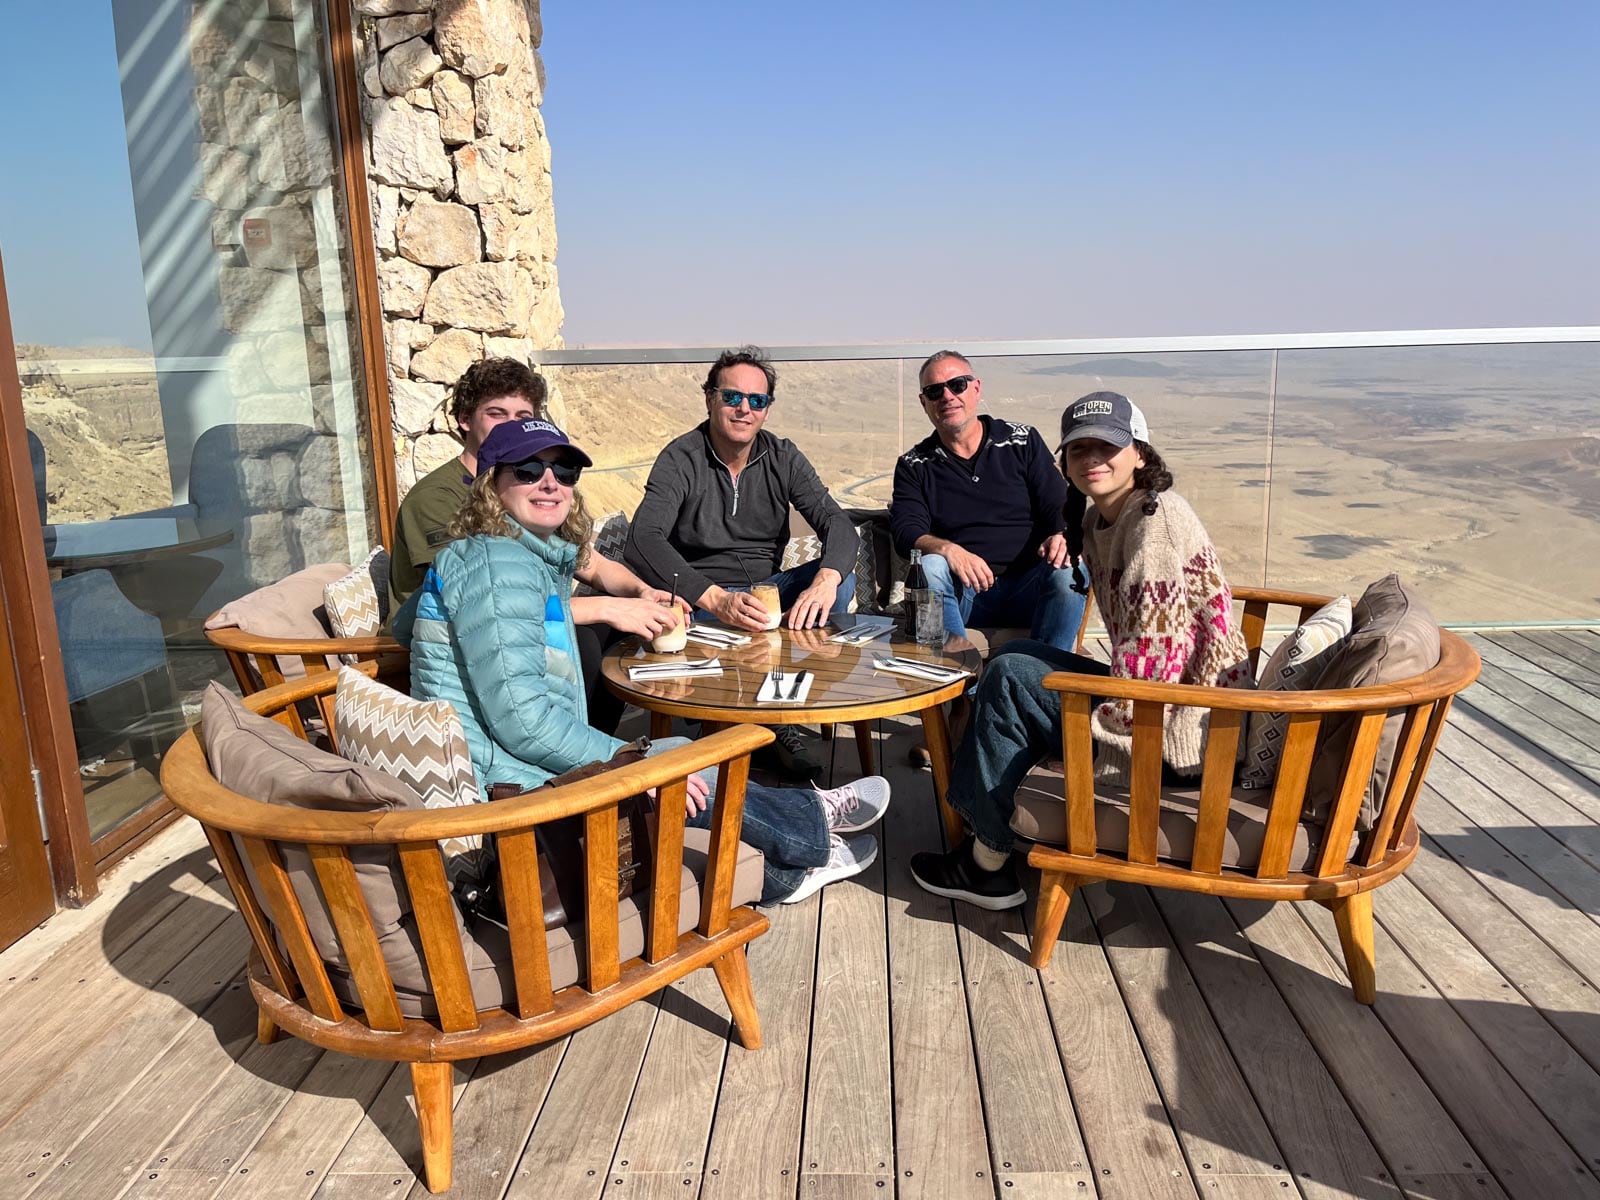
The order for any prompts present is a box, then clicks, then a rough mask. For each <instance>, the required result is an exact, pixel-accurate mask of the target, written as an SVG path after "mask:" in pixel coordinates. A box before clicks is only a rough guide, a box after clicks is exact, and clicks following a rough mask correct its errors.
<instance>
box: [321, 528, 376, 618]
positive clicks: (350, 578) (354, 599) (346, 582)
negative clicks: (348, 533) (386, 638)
mask: <svg viewBox="0 0 1600 1200" xmlns="http://www.w3.org/2000/svg"><path fill="white" fill-rule="evenodd" d="M322 603H323V605H324V606H325V607H326V608H327V610H328V628H330V629H332V630H333V636H334V637H376V636H377V635H378V633H379V631H381V630H382V629H383V623H384V622H385V621H386V620H388V619H389V552H388V551H387V550H385V549H384V548H383V547H382V546H378V547H376V548H374V549H373V551H372V553H371V554H369V555H367V557H366V560H365V561H364V562H362V563H360V564H359V565H357V566H355V567H352V568H351V570H350V573H349V574H348V575H341V576H340V577H339V578H338V579H335V580H334V581H333V582H332V583H330V584H328V585H327V586H326V587H324V588H323V589H322Z"/></svg>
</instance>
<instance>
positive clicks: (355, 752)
mask: <svg viewBox="0 0 1600 1200" xmlns="http://www.w3.org/2000/svg"><path fill="white" fill-rule="evenodd" d="M333 731H334V737H335V738H336V739H337V741H336V744H337V745H338V747H339V753H340V754H341V755H343V756H344V757H345V758H347V759H349V760H350V761H351V762H353V763H360V764H362V765H363V766H370V767H376V768H377V769H378V770H380V771H383V772H385V773H386V774H388V775H392V776H394V777H395V778H396V779H398V780H399V781H400V782H401V783H403V784H405V785H406V786H407V787H409V788H410V789H411V790H413V791H415V792H416V794H417V795H418V796H420V797H421V798H422V803H423V805H424V807H427V808H456V807H458V806H460V805H465V804H477V803H479V802H480V801H482V800H483V793H482V791H481V790H480V789H479V787H478V779H477V776H476V775H474V774H473V771H472V753H471V751H470V750H469V749H468V747H467V738H466V734H465V733H464V732H463V731H462V728H461V718H460V717H458V716H457V715H456V710H455V709H454V708H452V707H450V705H449V704H448V703H446V702H445V701H443V700H413V699H412V698H411V697H410V696H407V695H404V694H402V693H400V692H397V691H395V690H394V689H393V688H392V687H389V686H388V685H386V684H382V683H379V682H378V681H377V680H376V679H370V678H368V677H367V676H366V675H363V674H362V673H361V672H360V671H357V670H355V669H354V668H353V667H341V668H340V669H339V685H338V692H337V693H336V695H335V697H334V703H333ZM440 847H441V849H443V851H444V856H445V871H446V873H447V874H449V876H450V880H451V882H452V883H455V882H456V881H457V880H459V879H461V878H462V877H464V876H467V877H473V878H476V877H479V876H480V875H481V873H482V871H483V869H484V867H485V866H486V865H487V864H486V863H484V862H482V861H481V859H482V850H483V839H482V838H481V837H477V836H472V837H467V838H460V839H450V840H449V841H445V842H442V843H440Z"/></svg>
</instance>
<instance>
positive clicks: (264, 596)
mask: <svg viewBox="0 0 1600 1200" xmlns="http://www.w3.org/2000/svg"><path fill="white" fill-rule="evenodd" d="M349 570H350V564H349V563H319V564H317V565H316V566H313V567H307V568H305V570H303V571H296V572H295V573H294V574H292V575H286V576H284V577H283V578H282V579H280V580H278V582H277V583H269V584H267V586H266V587H260V588H257V589H256V590H255V591H253V592H250V593H248V594H246V595H243V596H240V597H239V598H238V599H237V600H230V601H229V602H228V603H227V604H224V605H223V606H222V607H221V608H219V609H217V611H216V612H214V613H212V614H211V615H210V616H209V617H207V618H206V628H207V629H227V628H236V629H242V630H244V631H245V632H246V633H253V634H255V635H256V636H257V637H274V638H306V639H315V638H326V637H328V636H329V634H330V632H331V627H330V626H329V624H328V620H327V617H328V614H327V609H326V607H325V606H324V603H323V592H324V591H325V590H326V589H327V586H328V584H330V583H332V582H333V581H334V580H336V579H338V578H339V577H340V576H341V575H344V574H347V573H348V572H349ZM337 663H338V660H337V659H334V660H333V662H332V663H330V664H329V665H330V666H333V665H337ZM251 669H252V671H253V670H254V664H252V667H251ZM278 670H279V671H281V672H282V673H283V677H284V678H285V679H301V678H304V677H305V673H306V667H305V663H303V662H301V661H300V657H299V655H296V654H286V655H283V656H282V657H280V658H279V659H278Z"/></svg>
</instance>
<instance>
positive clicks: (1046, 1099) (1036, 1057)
mask: <svg viewBox="0 0 1600 1200" xmlns="http://www.w3.org/2000/svg"><path fill="white" fill-rule="evenodd" d="M942 904H943V905H946V906H948V905H949V904H950V902H949V901H943V902H942ZM954 907H955V909H956V920H957V922H958V923H959V929H960V947H961V962H960V966H961V967H962V969H963V972H964V974H965V976H966V996H965V1005H964V1007H965V1008H966V1009H967V1012H968V1014H970V1021H971V1028H972V1033H971V1038H972V1043H973V1049H974V1050H975V1051H976V1055H977V1069H978V1073H977V1075H976V1076H974V1077H973V1079H972V1088H973V1093H974V1098H975V1099H981V1102H982V1108H981V1112H982V1114H983V1116H984V1118H985V1120H984V1122H983V1124H981V1125H980V1126H979V1127H978V1128H977V1129H976V1130H973V1131H972V1134H971V1136H973V1138H974V1148H975V1149H976V1150H978V1151H980V1152H981V1150H982V1147H983V1131H984V1127H985V1126H986V1127H987V1129H988V1144H989V1157H990V1160H991V1170H992V1172H993V1174H994V1178H995V1180H996V1182H997V1183H998V1184H999V1185H1000V1186H1001V1187H1007V1186H1008V1185H1009V1187H1010V1188H1012V1189H1015V1188H1016V1187H1017V1186H1019V1182H1018V1180H1019V1177H1023V1176H1026V1177H1027V1183H1026V1185H1025V1186H1026V1187H1027V1188H1028V1189H1031V1190H1034V1191H1038V1190H1039V1189H1046V1190H1048V1189H1049V1188H1051V1187H1053V1188H1057V1189H1059V1194H1062V1195H1070V1194H1071V1190H1072V1189H1074V1188H1076V1187H1077V1186H1078V1185H1079V1183H1080V1182H1083V1183H1084V1184H1085V1185H1086V1186H1087V1182H1088V1180H1089V1178H1090V1173H1089V1151H1088V1149H1087V1148H1086V1147H1085V1146H1084V1144H1083V1135H1082V1133H1081V1131H1080V1130H1079V1129H1078V1118H1077V1114H1076V1113H1074V1112H1073V1110H1072V1097H1071V1095H1070V1094H1069V1093H1068V1091H1067V1076H1066V1072H1065V1070H1064V1069H1063V1068H1062V1066H1061V1054H1060V1051H1059V1050H1058V1049H1057V1047H1056V1042H1055V1031H1054V1030H1053V1029H1052V1028H1051V1026H1050V1013H1049V1011H1048V1010H1047V1009H1046V1008H1045V1003H1044V991H1043V989H1042V988H1041V987H1040V986H1039V973H1038V972H1037V971H1035V970H1034V969H1033V968H1032V967H1031V966H1030V965H1029V963H1028V948H1029V943H1028V937H1027V931H1026V930H1025V929H1024V927H1023V925H1022V922H1021V919H1020V913H1019V911H1017V910H1013V911H1012V912H1010V913H992V912H985V911H984V910H983V909H979V908H973V907H971V906H970V905H965V904H957V905H955V906H954ZM907 990H908V992H909V989H907ZM907 999H908V1000H910V996H909V995H908V997H907ZM952 999H953V1000H955V1001H957V1002H958V1003H960V1002H961V1000H962V997H961V996H960V995H959V994H958V995H956V996H953V997H952ZM919 1015H920V1014H919ZM960 1016H961V1014H960V1013H959V1012H958V1013H956V1014H954V1015H953V1017H952V1020H953V1021H954V1022H955V1024H956V1026H957V1027H956V1029H955V1030H953V1031H952V1040H954V1039H955V1038H958V1037H959V1036H960V1034H961V1033H963V1032H965V1031H964V1030H963V1029H962V1028H961V1021H960ZM913 1019H915V1018H913ZM969 1053H970V1052H969ZM964 1065H965V1064H963V1063H961V1062H960V1060H959V1059H957V1060H956V1062H955V1063H954V1064H950V1065H947V1066H946V1067H945V1074H946V1079H945V1080H941V1081H940V1084H941V1086H940V1087H939V1088H938V1089H936V1091H935V1093H934V1095H935V1096H937V1098H938V1102H940V1103H943V1102H944V1100H945V1095H944V1094H943V1093H944V1087H945V1086H948V1082H947V1081H948V1078H949V1076H950V1075H951V1074H955V1075H957V1076H958V1077H959V1076H960V1075H963V1074H964V1073H965V1072H964V1070H963V1067H964ZM952 1067H954V1070H953V1071H952V1069H951V1068H952ZM895 1078H896V1080H898V1079H899V1078H900V1062H899V1060H898V1058H897V1059H896V1062H895ZM979 1078H981V1079H983V1080H986V1081H987V1084H988V1086H987V1087H985V1088H983V1089H982V1091H981V1093H980V1092H979V1089H978V1086H977V1081H978V1079H979ZM963 1082H965V1081H964V1080H963ZM909 1099H910V1098H909V1097H905V1098H903V1099H902V1101H901V1105H900V1110H901V1122H900V1123H901V1125H903V1124H904V1123H905V1122H906V1120H907V1119H908V1118H910V1117H911V1115H912V1114H911V1113H910V1112H908V1111H907V1110H908V1109H910V1108H911V1105H910V1104H909V1103H908V1101H909ZM933 1099H934V1097H932V1096H930V1097H928V1098H927V1099H925V1100H924V1101H923V1102H922V1107H923V1108H924V1109H927V1108H929V1107H932V1105H931V1104H930V1101H932V1100H933ZM1006 1194H1007V1195H1010V1194H1012V1193H1011V1192H1010V1191H1008V1192H1007V1193H1006Z"/></svg>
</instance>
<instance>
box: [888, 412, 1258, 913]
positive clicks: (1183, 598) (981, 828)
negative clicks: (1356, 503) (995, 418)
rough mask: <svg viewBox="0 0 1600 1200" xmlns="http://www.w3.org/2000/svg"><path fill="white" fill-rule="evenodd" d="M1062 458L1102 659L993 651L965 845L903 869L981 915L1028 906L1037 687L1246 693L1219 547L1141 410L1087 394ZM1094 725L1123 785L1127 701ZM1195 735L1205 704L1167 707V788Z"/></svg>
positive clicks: (1056, 709)
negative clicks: (1021, 878) (1026, 857)
mask: <svg viewBox="0 0 1600 1200" xmlns="http://www.w3.org/2000/svg"><path fill="white" fill-rule="evenodd" d="M1060 454H1061V468H1062V472H1063V474H1065V475H1066V476H1067V478H1068V480H1069V481H1070V482H1071V484H1072V489H1071V491H1070V492H1069V494H1068V499H1067V510H1066V518H1067V522H1066V523H1067V545H1068V550H1069V552H1070V553H1071V557H1072V564H1073V572H1074V576H1075V579H1076V581H1077V582H1076V586H1077V587H1078V588H1079V590H1087V584H1086V583H1085V581H1084V576H1083V568H1084V566H1087V568H1088V577H1089V580H1091V581H1092V582H1093V584H1094V596H1095V604H1096V606H1097V607H1098V608H1099V610H1100V615H1101V618H1102V619H1103V620H1104V621H1105V624H1106V633H1107V636H1108V638H1109V640H1110V643H1111V664H1110V666H1109V667H1107V665H1106V664H1104V663H1100V662H1096V661H1095V660H1093V659H1089V658H1084V657H1083V656H1081V655H1077V654H1070V653H1066V652H1063V651H1060V650H1056V649H1054V648H1053V647H1050V646H1047V645H1044V644H1043V643H1040V642H1032V641H1023V642H1012V643H1009V644H1008V645H1007V646H1006V647H1005V649H1004V650H1002V651H1001V652H1000V653H999V654H997V655H996V656H995V657H994V658H993V659H992V660H991V661H990V663H989V666H988V668H987V670H986V671H985V672H984V675H983V679H982V682H981V683H980V684H979V685H978V695H977V704H976V707H975V710H974V714H973V719H972V723H971V725H970V727H969V728H968V730H967V733H966V736H965V737H964V738H963V739H962V742H961V745H960V747H959V748H958V749H957V751H956V757H955V762H954V764H953V767H952V772H951V780H950V790H949V799H950V803H951V805H952V806H953V807H954V808H955V809H956V811H957V812H959V813H960V814H961V816H962V819H963V821H964V822H965V824H966V826H967V828H968V831H969V836H968V837H967V838H966V839H965V840H964V841H963V842H962V843H961V845H959V846H957V847H956V848H955V849H954V850H951V851H949V852H948V853H946V854H933V853H923V854H917V855H914V856H913V857H912V860H911V873H912V876H913V877H914V878H915V879H916V881H917V882H918V883H919V884H920V885H921V886H922V887H923V888H925V889H927V890H928V891H930V892H933V893H935V894H936V895H940V896H948V897H950V898H952V899H956V900H965V901H967V902H969V903H972V904H976V905H979V906H980V907H983V908H989V909H1002V908H1013V907H1015V906H1017V905H1019V904H1021V903H1022V902H1023V899H1024V896H1023V891H1022V888H1021V886H1020V885H1019V884H1018V882H1017V876H1016V872H1015V870H1014V868H1013V867H1012V865H1011V850H1012V848H1013V846H1014V845H1015V843H1016V838H1015V835H1013V834H1012V832H1011V815H1012V812H1013V810H1014V809H1015V807H1016V803H1015V795H1016V790H1017V786H1018V785H1019V784H1020V783H1021V782H1022V779H1023V777H1024V776H1025V775H1026V774H1027V773H1028V771H1029V770H1030V769H1032V767H1033V765H1034V764H1035V763H1036V762H1038V761H1039V759H1041V758H1043V757H1044V756H1045V755H1046V754H1048V753H1050V752H1051V750H1052V749H1054V748H1056V747H1059V746H1060V745H1061V702H1060V697H1059V696H1058V695H1057V694H1056V693H1055V692H1052V691H1049V690H1048V689H1047V688H1045V686H1044V682H1043V681H1044V677H1045V676H1046V675H1048V674H1050V673H1051V672H1053V671H1075V672H1078V673H1079V674H1085V675H1115V676H1117V677H1119V678H1125V679H1150V680H1155V681H1158V682H1162V683H1191V684H1205V685H1211V686H1221V687H1249V686H1251V684H1252V680H1251V675H1250V669H1249V663H1248V656H1247V651H1246V648H1245V642H1244V637H1243V635H1242V634H1241V632H1240V630H1239V627H1238V624H1237V623H1236V622H1235V620H1234V617H1233V597H1232V594H1231V593H1230V591H1229V590H1228V583H1227V580H1226V579H1224V578H1223V574H1222V568H1221V566H1220V564H1219V563H1218V561H1217V552H1216V547H1214V546H1213V545H1212V544H1211V539H1210V538H1209V537H1207V536H1206V531H1205V529H1204V527H1203V526H1202V525H1201V524H1200V520H1199V518H1198V517H1196V516H1195V514H1194V510H1193V509H1191V508H1190V507H1189V505H1188V504H1187V503H1186V502H1185V501H1184V500H1183V499H1182V497H1180V496H1178V495H1176V494H1175V493H1173V492H1171V491H1169V490H1168V489H1170V488H1171V487H1172V473H1171V472H1170V471H1168V470H1167V468H1166V464H1165V463H1163V462H1162V460H1161V456H1160V455H1159V454H1158V453H1157V452H1156V451H1155V449H1154V448H1153V447H1152V446H1151V445H1150V433H1149V427H1148V426H1147V424H1146V422H1145V419H1144V414H1143V413H1141V412H1140V411H1139V409H1138V408H1137V407H1136V406H1135V405H1134V404H1133V403H1132V402H1131V401H1129V400H1128V398H1127V397H1126V396H1121V395H1118V394H1117V393H1115V392H1094V393H1092V394H1090V395H1088V396H1085V397H1083V399H1081V400H1079V401H1078V402H1077V403H1075V404H1073V405H1072V406H1071V407H1070V408H1068V409H1067V411H1066V412H1064V413H1063V414H1062V415H1061V444H1060ZM1090 504H1093V506H1094V507H1093V511H1092V512H1089V511H1088V506H1089V505H1090ZM1090 728H1091V730H1092V732H1093V735H1094V742H1095V773H1096V775H1098V776H1100V777H1102V778H1106V779H1110V780H1114V781H1124V782H1125V781H1126V778H1127V772H1128V769H1129V765H1130V761H1131V760H1130V752H1131V749H1132V742H1133V706H1132V704H1131V702H1128V701H1103V702H1099V703H1096V704H1095V706H1094V709H1093V712H1092V713H1091V717H1090ZM1204 738H1205V710H1204V709H1196V708H1187V707H1179V706H1170V707H1168V709H1167V710H1166V714H1165V718H1164V728H1163V737H1162V760H1163V764H1162V765H1163V774H1164V776H1165V777H1166V779H1167V781H1168V782H1176V781H1182V780H1186V779H1190V778H1192V777H1194V776H1197V775H1199V773H1200V768H1201V764H1202V762H1203V743H1204Z"/></svg>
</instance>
